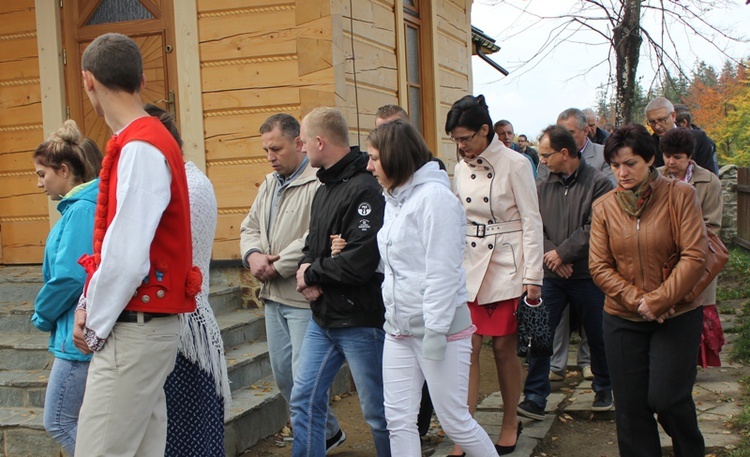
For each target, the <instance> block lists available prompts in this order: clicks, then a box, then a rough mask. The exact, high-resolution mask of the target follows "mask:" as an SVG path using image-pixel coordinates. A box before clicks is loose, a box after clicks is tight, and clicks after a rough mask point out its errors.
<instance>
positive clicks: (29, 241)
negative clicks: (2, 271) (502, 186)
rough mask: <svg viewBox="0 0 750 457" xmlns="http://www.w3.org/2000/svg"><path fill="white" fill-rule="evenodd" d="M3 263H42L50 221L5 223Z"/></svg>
mask: <svg viewBox="0 0 750 457" xmlns="http://www.w3.org/2000/svg"><path fill="white" fill-rule="evenodd" d="M2 226H3V263H4V264H18V263H42V260H43V258H44V242H45V240H46V239H47V234H48V233H49V221H48V220H46V219H45V220H34V221H28V222H3V224H2Z"/></svg>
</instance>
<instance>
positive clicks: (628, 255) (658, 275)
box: [589, 176, 708, 321]
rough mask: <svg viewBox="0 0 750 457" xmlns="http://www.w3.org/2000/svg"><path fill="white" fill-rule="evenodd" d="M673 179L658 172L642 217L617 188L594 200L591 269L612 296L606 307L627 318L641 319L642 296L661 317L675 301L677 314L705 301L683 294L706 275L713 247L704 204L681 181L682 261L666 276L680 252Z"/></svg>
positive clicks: (678, 201) (678, 196)
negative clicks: (629, 209) (624, 203)
mask: <svg viewBox="0 0 750 457" xmlns="http://www.w3.org/2000/svg"><path fill="white" fill-rule="evenodd" d="M669 182H670V179H668V178H665V177H663V176H658V177H657V178H656V180H654V182H652V183H651V187H652V189H653V190H652V194H651V197H650V198H649V200H648V201H647V202H646V205H647V206H646V208H645V209H644V210H643V213H642V214H641V217H640V219H636V218H635V217H633V216H630V215H628V214H627V213H625V212H624V211H623V210H622V209H621V208H620V205H619V204H618V203H617V200H616V199H615V192H616V191H615V190H613V191H611V192H609V193H607V194H605V195H604V196H602V197H601V198H600V199H598V200H597V201H596V202H594V205H593V218H592V221H591V238H590V243H589V268H590V270H591V277H592V279H593V280H594V282H595V283H596V285H597V286H599V288H600V289H601V290H602V292H604V294H605V295H606V296H607V299H606V300H605V302H604V310H605V311H606V312H607V313H609V314H614V315H616V316H620V317H623V318H625V319H630V320H635V321H641V320H643V318H641V316H640V315H639V314H638V312H637V311H636V310H637V309H638V303H639V301H640V299H641V298H644V299H645V300H646V304H647V305H648V306H649V308H650V309H651V311H652V312H653V313H654V315H656V316H661V315H662V314H664V313H665V312H666V311H668V310H669V309H670V308H672V307H673V306H674V307H675V311H676V313H677V314H681V313H684V312H686V311H689V310H691V309H694V308H696V307H698V306H700V303H699V301H700V300H696V301H695V302H693V303H683V302H681V300H682V298H683V297H684V296H685V295H686V294H687V293H688V292H689V291H690V290H691V288H692V286H693V284H695V283H696V281H698V279H699V278H700V277H701V275H702V274H703V267H704V263H705V259H706V253H707V252H708V242H707V238H706V236H705V230H706V229H705V225H704V224H703V219H702V217H701V207H700V203H699V202H698V198H697V197H696V194H695V189H694V188H693V186H691V185H689V184H686V183H683V182H677V183H676V184H675V187H674V197H673V204H674V205H675V214H676V215H677V219H678V220H679V221H681V224H680V225H681V232H680V244H681V246H680V247H679V249H680V252H681V257H680V261H679V262H678V263H677V265H676V266H675V268H674V270H673V271H672V274H671V275H670V276H669V278H667V280H666V281H662V265H663V264H664V262H665V261H666V260H667V259H668V258H669V256H670V255H671V254H672V253H673V252H674V251H675V243H674V240H673V237H672V229H671V223H670V218H669V195H668V194H669V188H670V186H669Z"/></svg>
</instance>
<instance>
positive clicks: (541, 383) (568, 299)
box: [523, 278, 612, 408]
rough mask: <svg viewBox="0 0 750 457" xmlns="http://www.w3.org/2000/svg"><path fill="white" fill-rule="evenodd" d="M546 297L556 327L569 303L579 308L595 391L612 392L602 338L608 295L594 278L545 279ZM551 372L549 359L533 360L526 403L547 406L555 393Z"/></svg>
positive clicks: (544, 290)
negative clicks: (548, 398)
mask: <svg viewBox="0 0 750 457" xmlns="http://www.w3.org/2000/svg"><path fill="white" fill-rule="evenodd" d="M542 297H543V298H544V302H545V303H546V304H547V308H548V309H549V320H550V326H551V327H552V328H557V325H558V324H559V323H560V319H561V318H562V314H563V311H565V308H566V306H567V305H568V303H570V305H571V306H573V307H575V308H576V314H578V316H579V317H580V319H581V325H582V326H583V329H584V330H585V331H586V336H587V337H588V340H589V349H590V350H591V371H592V372H593V373H594V382H593V383H592V388H593V390H594V392H600V391H602V390H610V389H612V385H611V384H610V382H609V369H608V368H607V356H606V355H605V352H604V339H603V335H602V314H603V312H604V293H602V291H601V290H599V288H598V287H596V284H594V281H593V280H591V279H557V278H544V284H543V285H542ZM549 369H550V358H549V357H538V358H533V357H532V358H529V373H528V375H527V376H526V383H525V384H524V387H523V394H524V397H525V398H526V400H530V401H532V402H534V403H535V404H536V405H537V406H539V407H541V408H545V407H546V406H547V397H549V394H550V390H551V388H550V382H549Z"/></svg>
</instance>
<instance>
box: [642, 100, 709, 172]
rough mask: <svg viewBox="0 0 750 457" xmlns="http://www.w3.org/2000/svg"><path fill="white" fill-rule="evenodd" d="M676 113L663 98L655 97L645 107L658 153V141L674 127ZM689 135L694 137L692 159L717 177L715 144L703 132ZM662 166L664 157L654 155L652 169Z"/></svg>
mask: <svg viewBox="0 0 750 457" xmlns="http://www.w3.org/2000/svg"><path fill="white" fill-rule="evenodd" d="M676 119H677V113H676V112H675V109H674V105H672V102H670V101H669V100H667V99H666V98H663V97H657V98H655V99H653V100H651V101H650V102H649V104H648V105H647V106H646V120H647V121H648V122H647V123H648V125H649V127H651V130H653V131H654V134H653V135H652V136H653V138H654V142H655V143H656V150H657V151H659V150H660V149H659V139H660V138H661V137H662V136H663V135H664V134H665V133H667V131H669V130H671V129H673V128H675V127H676V125H675V121H676ZM690 133H692V134H693V137H695V152H694V153H693V156H692V159H693V160H694V161H695V163H697V164H698V165H700V166H701V167H703V168H705V169H706V170H709V171H711V172H713V173H714V174H715V175H717V176H718V175H719V165H718V163H717V161H716V144H715V143H714V142H713V141H712V140H711V139H710V138H709V137H708V135H706V133H705V132H704V131H703V130H695V129H690ZM663 166H664V157H662V155H661V154H656V156H655V157H654V167H655V168H659V167H663Z"/></svg>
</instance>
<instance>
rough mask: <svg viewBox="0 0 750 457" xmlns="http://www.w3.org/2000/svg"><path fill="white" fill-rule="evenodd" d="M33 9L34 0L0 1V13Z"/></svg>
mask: <svg viewBox="0 0 750 457" xmlns="http://www.w3.org/2000/svg"><path fill="white" fill-rule="evenodd" d="M29 9H31V10H33V9H34V0H15V1H12V2H11V1H5V2H0V14H3V13H12V12H14V11H24V10H29Z"/></svg>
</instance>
